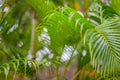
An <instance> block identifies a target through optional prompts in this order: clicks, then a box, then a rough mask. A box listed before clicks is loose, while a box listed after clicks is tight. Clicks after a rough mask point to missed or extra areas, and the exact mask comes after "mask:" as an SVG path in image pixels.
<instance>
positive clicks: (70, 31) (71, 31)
mask: <svg viewBox="0 0 120 80" xmlns="http://www.w3.org/2000/svg"><path fill="white" fill-rule="evenodd" d="M41 25H42V24H41ZM43 25H45V26H46V28H47V29H48V34H49V36H50V40H51V47H52V49H55V51H56V52H58V51H59V50H60V49H61V48H62V47H64V45H65V44H66V45H73V44H75V43H77V42H78V41H79V40H80V39H81V38H82V37H83V35H84V32H85V30H86V29H89V28H92V27H93V26H92V25H91V24H90V23H89V22H88V21H87V20H85V19H84V17H83V16H82V15H81V14H79V13H78V12H76V11H75V10H73V9H72V8H70V7H62V8H60V9H58V10H55V11H54V12H52V14H50V15H48V16H47V17H46V18H45V23H44V24H43Z"/></svg>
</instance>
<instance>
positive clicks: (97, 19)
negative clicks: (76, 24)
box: [87, 0, 118, 25]
mask: <svg viewBox="0 0 120 80" xmlns="http://www.w3.org/2000/svg"><path fill="white" fill-rule="evenodd" d="M87 15H88V19H89V20H90V22H91V23H93V24H94V25H99V24H101V23H102V22H104V20H105V19H107V18H112V17H117V16H118V15H117V13H116V12H115V11H114V10H113V9H112V8H111V7H110V6H109V5H106V4H105V3H103V2H102V1H100V0H96V1H95V2H93V4H92V5H91V6H90V7H89V10H88V12H87Z"/></svg>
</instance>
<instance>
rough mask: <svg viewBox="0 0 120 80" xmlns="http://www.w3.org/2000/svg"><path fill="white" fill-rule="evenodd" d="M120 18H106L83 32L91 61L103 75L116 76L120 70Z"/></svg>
mask: <svg viewBox="0 0 120 80" xmlns="http://www.w3.org/2000/svg"><path fill="white" fill-rule="evenodd" d="M119 22H120V19H112V20H106V21H105V22H104V23H103V24H101V25H99V26H97V27H96V28H95V29H90V30H88V31H86V33H85V38H84V40H85V41H88V45H89V50H90V56H91V62H92V65H93V66H94V68H95V69H96V70H97V71H98V72H100V73H101V74H102V75H104V76H110V75H112V76H116V75H118V72H119V71H120V69H119V67H120V61H119V60H120V50H119V48H120V46H119V43H120V27H119V26H120V23H119Z"/></svg>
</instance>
